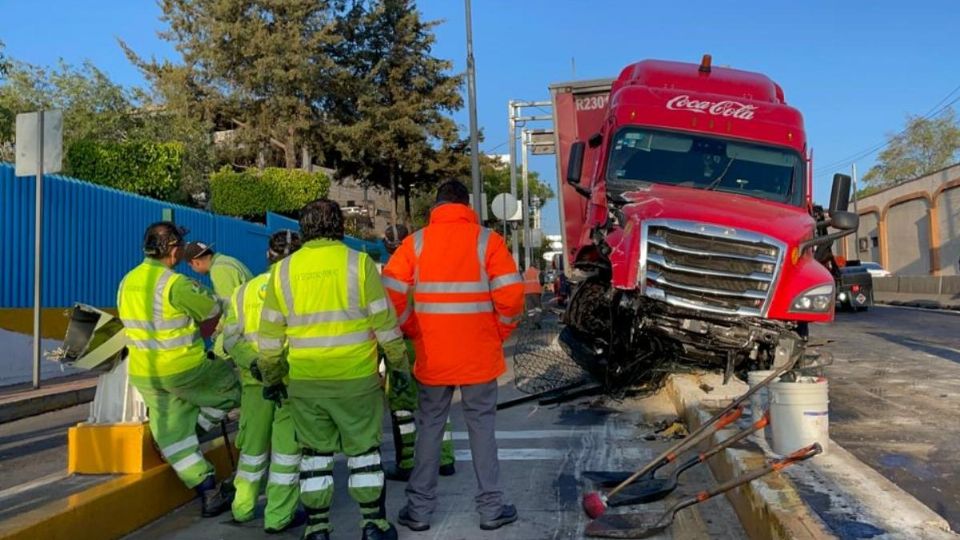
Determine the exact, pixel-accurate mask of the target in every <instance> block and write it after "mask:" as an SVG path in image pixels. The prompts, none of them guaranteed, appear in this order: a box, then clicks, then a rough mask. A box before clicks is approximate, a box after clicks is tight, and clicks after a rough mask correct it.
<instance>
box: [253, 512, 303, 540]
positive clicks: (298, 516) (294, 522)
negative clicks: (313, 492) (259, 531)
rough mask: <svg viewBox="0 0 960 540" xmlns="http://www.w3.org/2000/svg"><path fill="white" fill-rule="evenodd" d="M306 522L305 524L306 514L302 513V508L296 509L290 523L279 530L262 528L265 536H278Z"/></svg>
mask: <svg viewBox="0 0 960 540" xmlns="http://www.w3.org/2000/svg"><path fill="white" fill-rule="evenodd" d="M306 522H307V513H306V512H304V511H303V508H297V509H296V511H294V513H293V517H292V518H290V521H289V522H288V523H287V524H286V525H284V526H283V527H279V528H275V527H264V529H263V532H265V533H267V534H279V533H282V532H283V531H287V530H290V529H295V528H297V527H299V526H301V525H303V524H304V523H306Z"/></svg>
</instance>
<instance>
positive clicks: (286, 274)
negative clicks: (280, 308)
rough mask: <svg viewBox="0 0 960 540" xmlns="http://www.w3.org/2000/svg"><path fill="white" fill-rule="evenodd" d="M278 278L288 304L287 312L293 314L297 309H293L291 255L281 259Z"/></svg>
mask: <svg viewBox="0 0 960 540" xmlns="http://www.w3.org/2000/svg"><path fill="white" fill-rule="evenodd" d="M277 279H279V280H280V288H281V289H283V301H284V303H285V304H286V305H287V313H289V314H290V315H293V314H294V313H296V311H294V309H293V289H292V288H291V287H290V257H286V258H284V259H283V260H281V261H280V268H279V271H278V272H277Z"/></svg>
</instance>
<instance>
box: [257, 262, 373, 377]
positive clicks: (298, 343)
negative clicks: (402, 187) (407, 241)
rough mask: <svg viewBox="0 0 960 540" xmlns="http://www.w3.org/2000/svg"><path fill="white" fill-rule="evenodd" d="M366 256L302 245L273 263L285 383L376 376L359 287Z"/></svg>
mask: <svg viewBox="0 0 960 540" xmlns="http://www.w3.org/2000/svg"><path fill="white" fill-rule="evenodd" d="M366 256H367V255H366V254H361V253H359V252H357V251H354V250H352V249H349V248H347V246H345V245H343V244H331V245H325V246H319V247H307V246H304V247H303V248H301V249H300V250H299V251H297V252H296V253H294V254H293V255H290V256H289V257H287V258H285V259H283V260H282V261H280V262H279V263H278V266H277V269H276V271H277V279H276V281H275V282H276V287H277V290H276V291H275V292H276V295H277V298H278V299H280V307H281V310H282V315H283V317H284V318H285V319H286V325H287V327H286V337H287V347H288V351H287V362H288V364H289V365H290V372H289V377H290V379H307V380H349V379H359V378H362V377H368V376H371V375H374V374H376V373H377V338H376V335H375V334H374V331H373V329H372V328H371V325H370V322H369V320H368V309H367V299H366V298H364V296H365V295H364V292H363V287H362V284H363V283H364V280H365V279H366V276H365V275H364V274H365V272H364V266H363V265H362V264H360V258H361V257H366ZM371 277H372V278H374V279H376V276H371ZM382 302H383V303H385V302H386V300H385V299H382ZM268 316H270V314H269V313H264V317H268Z"/></svg>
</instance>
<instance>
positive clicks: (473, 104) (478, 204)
mask: <svg viewBox="0 0 960 540" xmlns="http://www.w3.org/2000/svg"><path fill="white" fill-rule="evenodd" d="M464 9H465V11H466V21H467V94H468V95H467V99H468V100H469V101H470V103H469V109H470V173H471V177H472V178H473V207H474V209H475V210H476V211H477V216H479V217H480V218H481V219H482V218H483V197H482V196H481V193H480V141H479V137H478V134H477V66H476V64H475V63H474V60H473V23H472V21H471V14H470V0H464Z"/></svg>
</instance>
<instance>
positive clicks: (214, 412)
mask: <svg viewBox="0 0 960 540" xmlns="http://www.w3.org/2000/svg"><path fill="white" fill-rule="evenodd" d="M200 413H201V414H205V415H207V416H208V417H209V418H211V419H213V420H220V419H222V418H223V417H224V416H226V415H227V411H223V410H220V409H215V408H213V407H200Z"/></svg>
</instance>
